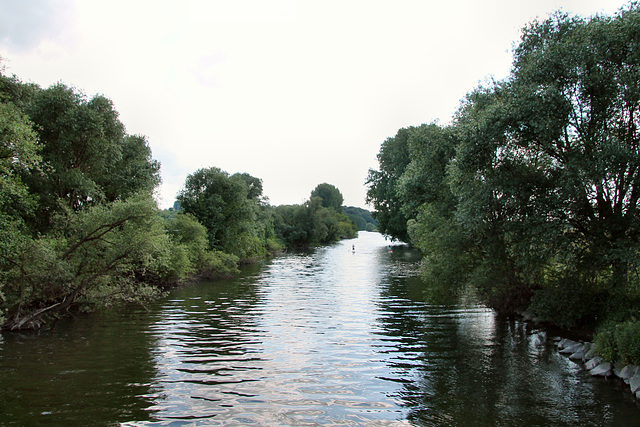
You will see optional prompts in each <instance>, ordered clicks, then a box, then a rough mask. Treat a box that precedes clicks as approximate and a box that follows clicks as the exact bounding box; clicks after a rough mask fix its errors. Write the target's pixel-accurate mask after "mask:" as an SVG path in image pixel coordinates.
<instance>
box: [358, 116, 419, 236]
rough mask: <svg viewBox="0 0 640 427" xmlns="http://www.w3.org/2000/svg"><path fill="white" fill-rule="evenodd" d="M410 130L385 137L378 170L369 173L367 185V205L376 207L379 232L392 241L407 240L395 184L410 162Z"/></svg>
mask: <svg viewBox="0 0 640 427" xmlns="http://www.w3.org/2000/svg"><path fill="white" fill-rule="evenodd" d="M409 134H410V130H409V129H404V128H403V129H400V130H399V131H398V133H397V134H396V136H395V137H391V138H387V139H386V140H385V141H384V142H383V143H382V147H381V148H380V153H378V163H379V165H380V170H379V171H377V170H373V169H370V170H369V174H368V176H367V181H366V184H367V186H368V187H369V188H368V190H367V203H369V204H371V205H372V206H373V207H374V208H375V213H374V216H375V218H376V220H377V221H378V229H379V230H380V232H381V233H383V234H387V235H389V236H391V237H392V238H394V239H398V240H401V241H403V242H408V241H409V235H408V234H407V217H406V216H405V214H404V213H403V212H402V201H401V200H400V198H399V196H398V182H399V180H400V177H401V176H402V174H403V173H404V171H405V169H406V167H407V165H408V164H409V162H410V161H411V159H410V157H409V142H408V140H409Z"/></svg>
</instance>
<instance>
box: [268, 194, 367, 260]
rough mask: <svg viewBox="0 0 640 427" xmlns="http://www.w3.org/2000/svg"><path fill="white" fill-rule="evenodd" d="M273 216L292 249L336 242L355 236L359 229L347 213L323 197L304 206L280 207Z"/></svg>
mask: <svg viewBox="0 0 640 427" xmlns="http://www.w3.org/2000/svg"><path fill="white" fill-rule="evenodd" d="M273 215H274V218H275V222H274V225H275V233H276V235H277V236H278V238H279V239H280V240H281V241H283V242H285V244H286V245H287V246H288V247H290V248H308V247H312V246H316V245H321V244H327V243H332V242H336V241H338V240H340V239H345V238H353V237H355V236H356V235H357V232H358V229H357V227H356V225H355V223H354V222H353V221H351V220H350V219H349V217H347V215H345V214H343V213H338V212H337V211H336V210H335V209H334V208H333V207H330V208H329V207H325V206H323V199H321V198H320V197H312V198H311V199H309V201H307V202H306V203H305V204H303V205H282V206H277V207H275V208H274V209H273Z"/></svg>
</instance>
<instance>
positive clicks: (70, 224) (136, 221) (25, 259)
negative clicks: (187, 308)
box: [0, 198, 169, 330]
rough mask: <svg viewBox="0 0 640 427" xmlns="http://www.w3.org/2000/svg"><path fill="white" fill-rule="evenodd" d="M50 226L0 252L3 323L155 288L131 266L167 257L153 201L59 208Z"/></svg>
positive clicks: (31, 323)
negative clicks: (74, 209) (141, 279)
mask: <svg viewBox="0 0 640 427" xmlns="http://www.w3.org/2000/svg"><path fill="white" fill-rule="evenodd" d="M55 223H56V232H55V233H50V234H49V235H48V236H47V237H41V238H38V239H23V240H22V241H21V242H20V243H19V245H17V246H18V247H17V248H16V250H15V251H13V252H12V253H10V254H4V255H3V256H2V257H1V258H0V266H1V267H2V268H1V269H0V272H1V274H0V282H1V283H2V284H3V285H4V287H3V293H4V299H3V304H2V309H3V310H2V311H3V312H4V313H5V322H4V325H3V327H4V328H5V329H10V330H16V329H37V328H38V327H40V326H41V325H42V324H43V323H45V322H47V321H48V320H50V319H51V318H55V317H56V316H58V315H60V314H62V313H65V312H67V311H68V310H70V309H72V308H74V307H77V306H78V304H81V303H83V304H90V305H94V304H108V303H109V302H112V301H114V300H120V301H122V300H132V299H140V298H145V297H149V296H153V295H155V294H156V293H157V289H156V288H154V287H152V286H149V285H148V284H144V283H141V282H139V281H138V280H136V273H137V271H140V270H144V269H150V270H158V269H159V268H161V264H162V263H164V262H167V260H168V255H169V252H168V245H167V243H168V240H167V235H166V233H165V232H164V229H163V226H162V221H161V220H160V217H159V216H158V215H157V209H156V207H155V203H154V202H153V200H151V199H150V198H132V199H130V200H128V201H118V202H114V203H112V204H109V205H98V206H94V207H91V208H88V209H85V210H83V211H81V212H69V213H68V215H64V216H59V217H58V218H57V219H56V221H55Z"/></svg>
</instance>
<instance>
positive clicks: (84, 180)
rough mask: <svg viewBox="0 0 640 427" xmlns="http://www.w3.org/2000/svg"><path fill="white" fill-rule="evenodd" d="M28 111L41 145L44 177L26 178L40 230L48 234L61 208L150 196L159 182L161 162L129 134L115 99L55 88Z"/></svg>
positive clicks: (36, 98) (41, 94)
mask: <svg viewBox="0 0 640 427" xmlns="http://www.w3.org/2000/svg"><path fill="white" fill-rule="evenodd" d="M25 108H26V112H27V113H28V115H29V117H30V118H31V120H32V121H33V122H34V123H35V125H36V129H37V131H38V139H39V141H40V143H41V145H42V158H43V170H44V173H28V174H24V175H23V179H24V180H25V182H27V183H28V185H29V188H30V191H31V192H32V193H35V194H39V196H40V201H39V204H38V210H37V211H38V222H37V224H34V226H35V228H36V229H37V230H38V231H47V229H48V227H50V226H51V224H50V220H51V218H52V217H53V216H54V215H56V214H57V213H60V212H61V209H62V208H66V209H71V210H74V211H77V210H80V209H82V208H84V207H87V206H91V205H96V204H99V203H102V202H111V201H115V200H119V199H125V198H127V197H130V196H131V195H133V194H136V193H139V192H140V193H150V192H152V191H153V189H154V187H155V186H156V185H157V184H158V183H159V181H160V178H159V164H158V162H157V161H155V160H153V159H152V158H151V153H150V149H149V147H148V144H147V142H146V140H145V138H144V137H142V136H128V135H126V133H125V128H124V125H123V124H122V123H121V122H120V120H119V119H118V112H117V111H116V110H115V109H114V107H113V103H112V102H111V100H109V99H107V98H106V97H104V96H101V95H97V96H94V97H93V98H91V99H89V100H87V99H86V97H85V96H84V95H83V94H82V93H80V92H78V91H77V90H75V89H73V88H70V87H67V86H65V85H63V84H56V85H54V86H52V87H50V88H48V89H45V90H38V91H37V92H36V93H35V94H34V96H33V98H32V100H31V102H30V103H29V104H28V105H26V107H25Z"/></svg>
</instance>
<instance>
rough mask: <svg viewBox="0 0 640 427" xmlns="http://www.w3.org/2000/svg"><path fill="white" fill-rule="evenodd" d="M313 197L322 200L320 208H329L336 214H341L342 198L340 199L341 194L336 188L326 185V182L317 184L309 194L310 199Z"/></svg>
mask: <svg viewBox="0 0 640 427" xmlns="http://www.w3.org/2000/svg"><path fill="white" fill-rule="evenodd" d="M314 197H319V198H320V199H321V200H322V206H324V207H325V208H331V209H333V210H335V211H336V212H341V210H342V203H343V202H344V197H342V193H341V192H340V190H338V188H337V187H335V186H333V185H331V184H327V183H326V182H325V183H322V184H318V185H317V186H316V188H314V189H313V191H312V192H311V198H314Z"/></svg>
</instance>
